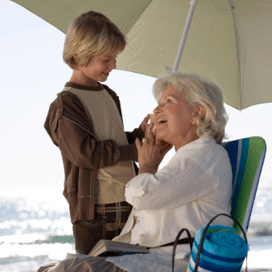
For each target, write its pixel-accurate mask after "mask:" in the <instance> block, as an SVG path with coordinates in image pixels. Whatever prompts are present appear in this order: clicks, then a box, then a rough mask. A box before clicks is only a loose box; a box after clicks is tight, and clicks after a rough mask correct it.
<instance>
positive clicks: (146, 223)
mask: <svg viewBox="0 0 272 272" xmlns="http://www.w3.org/2000/svg"><path fill="white" fill-rule="evenodd" d="M153 91H154V96H155V98H156V99H157V100H158V106H157V107H156V108H155V109H154V118H153V123H152V124H151V125H150V126H149V128H148V129H147V131H146V135H145V138H144V139H143V141H142V142H140V141H139V140H136V145H137V149H138V161H139V173H138V176H136V177H134V178H133V179H132V180H130V181H129V183H128V184H127V185H126V190H125V197H126V201H127V202H129V203H130V204H131V205H132V206H133V210H132V212H131V214H130V217H129V219H128V221H127V223H126V225H125V227H124V229H123V231H122V233H121V234H120V235H119V236H117V237H115V238H114V240H116V241H120V242H127V243H131V244H139V245H142V246H146V247H148V248H150V252H151V253H152V252H153V253H156V252H161V253H163V252H164V253H167V252H169V253H171V252H172V249H173V246H172V244H173V242H174V240H175V238H176V236H177V234H178V232H179V231H180V230H181V229H182V228H187V229H188V230H189V231H190V233H191V235H192V236H194V235H195V233H196V231H197V230H198V229H199V228H201V227H204V226H206V224H207V223H208V222H209V220H210V219H211V218H212V217H213V216H215V215H217V214H219V213H230V198H231V191H232V189H231V187H232V186H231V179H232V171H231V165H230V161H229V158H228V155H227V152H226V151H225V149H224V148H223V147H222V145H221V143H222V139H223V138H224V134H225V125H226V121H227V118H226V113H225V110H224V105H223V97H222V92H221V90H220V89H219V88H218V87H217V86H216V85H215V84H213V83H211V82H209V81H208V80H205V79H203V78H201V77H200V76H198V75H196V74H179V73H171V74H169V75H165V76H163V77H160V78H159V79H157V81H156V82H155V84H154V90H153ZM152 131H153V132H152ZM172 146H174V148H175V150H176V153H175V155H174V156H173V158H172V159H171V160H170V161H169V163H168V164H167V165H166V166H165V167H163V168H162V169H160V170H159V171H158V166H159V164H160V162H161V161H162V159H163V157H164V156H165V154H166V153H167V152H168V151H169V150H170V148H171V147H172ZM215 223H216V224H222V225H227V226H230V225H231V224H232V222H231V220H229V219H228V218H225V217H218V218H217V219H216V221H215ZM185 235H186V234H184V236H181V237H180V238H181V240H180V244H179V245H178V247H177V251H176V252H182V251H183V252H186V251H190V248H189V245H188V244H187V242H188V241H187V240H186V239H185ZM152 256H153V258H154V257H156V258H157V256H159V255H152ZM160 256H161V255H160ZM164 256H165V255H164ZM115 258H119V257H115ZM115 258H114V259H115ZM121 258H125V262H126V265H119V266H118V262H117V264H116V263H115V262H114V261H113V260H111V262H113V263H115V264H116V266H115V265H114V264H112V263H111V262H107V261H105V257H88V258H86V259H82V258H74V259H66V260H65V261H63V262H62V263H61V264H58V266H56V267H55V269H52V270H50V271H51V272H53V271H54V272H55V271H60V272H62V271H63V270H61V269H59V268H58V267H60V266H63V267H68V266H69V267H77V268H83V267H85V266H84V265H85V263H88V270H84V271H90V272H91V271H115V272H124V271H133V272H134V271H143V270H141V269H139V267H138V266H137V265H140V266H141V267H142V266H143V264H142V261H146V259H145V256H144V255H143V254H137V256H136V263H135V262H132V261H131V259H130V256H123V257H121ZM137 258H138V259H137ZM115 260H117V259H115ZM150 260H152V259H150ZM153 260H155V262H156V259H153ZM151 262H152V261H151ZM151 262H150V266H151V267H152V266H154V262H152V263H151ZM144 263H145V262H144ZM127 264H129V265H130V267H129V268H127ZM124 266H125V268H124ZM86 267H87V266H86ZM144 269H145V271H150V270H149V269H148V267H146V266H145V268H144ZM151 270H152V269H151ZM40 271H49V270H40ZM77 271H78V270H77ZM152 271H154V269H153V270H152Z"/></svg>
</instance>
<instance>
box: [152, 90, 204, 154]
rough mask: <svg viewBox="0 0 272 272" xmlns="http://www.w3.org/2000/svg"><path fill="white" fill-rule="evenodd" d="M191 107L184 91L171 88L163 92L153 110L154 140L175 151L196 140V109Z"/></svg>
mask: <svg viewBox="0 0 272 272" xmlns="http://www.w3.org/2000/svg"><path fill="white" fill-rule="evenodd" d="M199 107H202V106H197V107H195V106H192V105H191V104H190V103H189V101H188V100H187V98H186V92H185V91H182V92H180V91H178V90H176V89H174V88H173V87H168V88H167V89H165V90H164V92H163V94H162V95H161V97H160V100H159V102H158V106H157V107H156V108H155V109H154V115H155V116H154V123H155V127H156V138H158V139H160V140H164V141H166V142H168V143H170V144H172V145H173V146H174V147H175V149H176V151H177V150H178V149H179V148H180V147H182V146H183V145H185V144H187V143H189V142H192V141H194V140H196V139H198V136H197V134H196V129H197V127H196V120H197V119H198V118H197V112H198V108H199Z"/></svg>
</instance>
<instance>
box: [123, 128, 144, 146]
mask: <svg viewBox="0 0 272 272" xmlns="http://www.w3.org/2000/svg"><path fill="white" fill-rule="evenodd" d="M144 134H145V133H144V131H143V130H142V129H141V127H139V128H135V129H134V130H133V131H132V132H126V135H127V140H128V143H129V144H133V143H135V140H136V139H137V138H138V139H139V140H140V141H141V140H142V139H143V138H144Z"/></svg>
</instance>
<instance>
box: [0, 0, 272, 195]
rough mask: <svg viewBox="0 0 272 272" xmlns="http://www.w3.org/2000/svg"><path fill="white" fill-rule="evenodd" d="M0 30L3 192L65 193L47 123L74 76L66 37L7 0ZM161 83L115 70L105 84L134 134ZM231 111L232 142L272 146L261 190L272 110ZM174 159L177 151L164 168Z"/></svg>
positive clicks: (269, 173)
mask: <svg viewBox="0 0 272 272" xmlns="http://www.w3.org/2000/svg"><path fill="white" fill-rule="evenodd" d="M0 29H1V35H0V52H1V65H0V84H1V99H0V123H1V127H2V129H1V132H2V133H1V134H0V180H1V181H0V192H4V191H6V192H9V193H14V194H15V193H20V192H23V190H28V191H31V190H32V189H36V188H40V189H43V188H47V189H48V188H51V187H52V188H62V186H63V181H64V175H63V167H62V160H61V156H60V152H59V150H58V148H57V147H56V146H54V145H53V143H52V142H51V140H50V138H49V136H48V135H47V133H46V131H45V129H44V127H43V124H44V121H45V118H46V115H47V112H48V108H49V105H50V103H51V102H52V101H53V100H54V99H55V98H56V95H57V93H59V92H60V91H61V90H62V88H63V86H64V84H65V83H66V82H67V81H69V79H70V77H71V73H72V70H71V69H70V68H69V67H68V66H67V65H66V64H65V63H64V62H63V60H62V50H63V43H64V38H65V35H64V34H63V33H62V32H60V31H59V30H58V29H56V28H55V27H53V26H51V25H49V24H48V23H46V22H45V21H43V20H42V19H40V18H38V17H37V16H36V15H34V14H32V13H30V12H29V11H27V10H25V9H24V8H22V7H21V6H19V5H17V4H15V3H13V2H10V1H8V0H0ZM154 81H155V78H153V77H148V76H144V75H138V74H135V73H131V72H125V71H121V70H115V71H113V72H111V74H110V76H109V78H108V80H107V81H106V82H105V84H107V85H108V86H110V87H111V88H112V89H113V90H114V91H115V92H116V93H117V94H118V95H119V97H120V100H121V106H122V112H123V119H124V126H125V130H126V131H129V130H133V129H134V128H135V127H138V126H139V124H140V123H141V121H142V119H143V118H144V117H145V116H146V114H148V113H151V112H152V111H153V109H154V108H155V107H156V104H157V102H156V101H155V100H154V98H153V96H152V85H153V83H154ZM225 106H226V110H227V113H228V116H229V122H228V124H227V126H226V132H227V135H228V138H229V140H234V139H238V138H244V137H250V136H261V137H263V138H264V139H265V140H266V143H267V146H268V147H267V155H266V160H265V163H264V167H263V172H262V176H261V181H260V186H266V185H267V184H271V180H272V167H270V166H271V162H272V151H271V150H270V146H271V144H272V139H271V135H272V129H271V124H272V122H271V121H272V105H271V104H269V103H268V104H262V105H256V106H252V107H250V108H248V109H245V110H243V111H241V112H240V111H238V110H236V109H233V108H232V107H230V106H228V105H225ZM173 155H174V150H171V151H170V152H169V153H168V154H167V156H166V157H165V158H164V160H163V162H162V164H161V167H162V166H163V165H165V164H167V162H168V161H169V159H170V158H171V157H172V156H173Z"/></svg>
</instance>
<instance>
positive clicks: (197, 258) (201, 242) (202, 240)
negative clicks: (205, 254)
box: [173, 213, 248, 272]
mask: <svg viewBox="0 0 272 272" xmlns="http://www.w3.org/2000/svg"><path fill="white" fill-rule="evenodd" d="M220 215H224V216H227V217H229V218H231V219H232V220H234V221H235V222H236V224H237V225H238V226H239V227H240V229H241V230H242V232H243V234H244V237H245V241H246V243H247V245H248V242H247V237H246V233H245V231H244V229H243V227H242V226H241V225H240V223H239V222H238V221H237V220H236V219H234V218H232V217H231V216H230V215H228V214H226V213H220V214H218V215H216V216H214V217H213V218H212V219H211V220H210V222H209V223H208V224H207V226H206V227H205V229H204V231H203V233H202V236H201V239H200V242H199V246H198V251H197V256H196V262H195V270H194V272H197V269H198V265H199V259H200V254H201V249H202V246H203V242H204V238H205V235H206V232H207V230H208V228H209V226H210V224H211V223H212V221H213V220H214V219H215V218H217V217H218V216H220ZM173 272H174V270H173ZM245 272H247V255H246V270H245Z"/></svg>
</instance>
